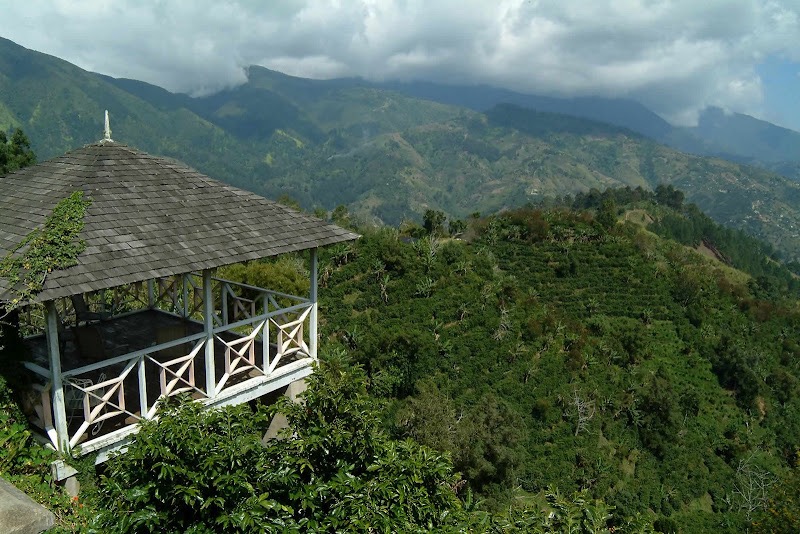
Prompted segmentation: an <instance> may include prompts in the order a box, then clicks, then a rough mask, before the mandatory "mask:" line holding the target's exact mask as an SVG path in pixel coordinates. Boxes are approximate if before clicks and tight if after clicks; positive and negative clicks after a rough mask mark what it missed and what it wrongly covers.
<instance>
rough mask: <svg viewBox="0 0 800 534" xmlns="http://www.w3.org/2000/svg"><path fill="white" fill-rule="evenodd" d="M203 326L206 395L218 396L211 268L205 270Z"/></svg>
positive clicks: (209, 396) (210, 396)
mask: <svg viewBox="0 0 800 534" xmlns="http://www.w3.org/2000/svg"><path fill="white" fill-rule="evenodd" d="M203 328H204V331H205V334H206V354H205V355H206V395H208V398H210V399H213V398H214V397H216V396H217V392H216V391H215V390H216V387H217V377H216V376H215V373H214V294H213V293H212V292H211V269H205V270H204V271H203Z"/></svg>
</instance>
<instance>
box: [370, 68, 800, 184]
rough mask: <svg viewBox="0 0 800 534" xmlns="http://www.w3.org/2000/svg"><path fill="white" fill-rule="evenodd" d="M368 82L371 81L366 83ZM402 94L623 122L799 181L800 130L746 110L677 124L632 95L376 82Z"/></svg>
mask: <svg viewBox="0 0 800 534" xmlns="http://www.w3.org/2000/svg"><path fill="white" fill-rule="evenodd" d="M364 83H366V82H364ZM372 85H373V86H376V87H381V88H384V89H391V90H393V91H398V92H400V93H403V94H407V95H410V96H415V97H418V98H424V99H427V100H433V101H435V102H442V103H445V104H450V105H456V106H463V107H466V108H470V109H472V110H474V111H478V112H484V111H486V110H489V109H491V108H493V107H495V106H497V105H499V104H514V105H517V106H520V107H524V108H529V109H532V110H536V111H541V112H549V113H559V114H564V115H570V116H573V117H579V118H585V119H590V120H595V121H600V122H605V123H608V124H612V125H615V126H621V127H623V128H627V129H629V130H632V131H634V132H637V133H640V134H642V135H644V136H647V137H649V138H651V139H653V140H655V141H658V142H660V143H663V144H666V145H669V146H671V147H673V148H676V149H678V150H681V151H684V152H689V153H692V154H699V155H705V156H714V157H720V158H723V159H728V160H731V161H734V162H737V163H746V164H751V165H758V166H762V167H764V168H767V169H771V170H774V171H775V172H778V173H780V174H783V175H784V176H787V177H789V178H793V179H795V180H800V172H798V171H797V167H798V165H800V132H796V131H794V130H790V129H787V128H782V127H780V126H776V125H774V124H772V123H769V122H767V121H763V120H759V119H756V118H754V117H751V116H749V115H744V114H741V113H727V112H724V111H723V110H721V109H720V108H716V107H709V108H707V109H705V110H704V111H703V112H702V113H701V114H700V117H699V122H698V125H697V126H694V127H676V126H672V125H671V124H669V123H668V122H667V121H665V120H664V119H662V118H661V117H659V116H658V115H657V114H656V113H654V112H652V111H651V110H649V109H648V108H647V107H645V106H643V105H642V104H640V103H639V102H637V101H635V100H631V99H620V98H601V97H582V98H556V97H547V96H538V95H530V94H524V93H518V92H514V91H509V90H506V89H499V88H496V87H490V86H485V85H478V86H465V85H444V84H436V83H430V82H383V83H375V84H372Z"/></svg>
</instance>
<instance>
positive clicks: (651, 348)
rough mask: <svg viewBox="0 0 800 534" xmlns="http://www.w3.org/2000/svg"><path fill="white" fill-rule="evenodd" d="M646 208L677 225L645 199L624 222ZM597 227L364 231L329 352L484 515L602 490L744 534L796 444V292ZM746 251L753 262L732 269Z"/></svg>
mask: <svg viewBox="0 0 800 534" xmlns="http://www.w3.org/2000/svg"><path fill="white" fill-rule="evenodd" d="M634 208H635V209H636V210H637V211H638V212H640V215H641V213H644V214H645V215H646V216H645V217H644V218H643V220H649V221H659V220H661V219H662V218H663V217H665V216H666V215H668V214H670V216H671V217H680V215H678V214H677V213H676V212H673V211H672V210H670V209H668V208H664V207H663V206H656V205H654V204H652V203H650V201H649V200H642V201H639V202H638V203H636V204H632V205H630V206H627V207H625V209H623V210H620V211H621V213H620V219H626V218H628V217H627V214H628V212H627V211H626V210H628V209H634ZM612 209H613V211H612V213H614V214H616V213H618V212H617V211H616V208H612ZM601 221H603V218H602V217H601V216H600V215H595V214H594V213H593V212H592V211H572V210H565V209H563V208H562V209H554V210H545V211H538V210H533V209H522V210H512V211H509V212H507V213H505V214H502V215H497V216H492V217H488V218H484V219H475V220H472V222H471V223H470V228H469V229H468V230H467V232H466V233H465V239H464V240H453V239H447V238H443V237H437V236H426V237H423V238H420V239H416V240H413V242H408V240H407V239H404V238H403V235H402V234H399V233H398V232H397V231H396V230H394V229H390V228H385V229H381V230H377V231H368V232H366V233H365V236H364V237H363V238H362V239H361V240H360V241H358V242H357V243H356V244H355V245H353V246H352V247H351V248H347V247H345V246H341V247H336V248H334V249H332V250H331V251H330V253H329V254H328V255H327V257H326V258H325V262H324V264H323V268H322V270H321V273H322V276H323V280H324V288H323V290H322V291H321V295H323V296H324V302H323V303H322V308H323V309H324V310H325V313H324V328H323V333H324V336H325V338H326V340H327V344H328V347H329V350H330V349H331V346H333V347H337V346H338V347H341V349H342V350H344V351H346V352H347V353H349V354H351V355H352V356H353V357H354V358H356V360H357V361H359V362H361V363H363V364H364V365H365V367H366V368H367V370H368V372H369V376H370V379H371V392H372V394H374V395H376V396H379V397H383V398H388V399H391V400H392V401H393V404H392V406H393V408H392V409H391V410H389V412H388V415H387V424H388V425H389V426H390V427H391V428H392V429H393V431H394V432H395V433H396V435H398V436H411V437H413V438H415V439H416V440H418V441H420V442H421V443H423V444H427V445H429V446H432V447H434V448H438V449H440V450H446V451H449V452H450V453H451V454H452V457H453V462H454V465H455V467H456V469H457V470H459V471H460V472H461V473H462V475H463V476H464V477H465V479H466V480H467V483H468V484H469V486H470V487H471V488H472V489H473V490H475V491H477V492H478V493H479V494H481V495H482V496H483V497H484V498H485V499H487V501H486V503H487V505H488V506H496V507H497V508H498V509H504V510H507V509H508V506H509V503H511V508H512V509H513V508H515V507H517V506H525V505H526V503H527V504H530V503H535V502H539V500H538V499H540V498H541V496H542V495H543V494H544V493H545V492H546V491H547V488H548V487H551V486H555V487H558V489H559V490H560V491H562V492H564V493H565V494H569V493H571V492H572V491H574V490H578V489H588V491H589V494H590V495H591V496H592V497H596V498H601V499H604V500H605V501H606V502H607V503H608V504H610V505H613V506H615V507H616V511H615V513H618V514H620V516H623V517H631V516H634V515H635V514H636V513H643V514H649V513H654V514H655V515H656V516H657V520H656V526H657V528H658V529H659V530H660V531H661V532H742V531H744V530H745V528H746V525H747V524H748V523H749V520H755V519H756V518H757V517H759V514H760V513H762V511H763V506H762V507H757V508H758V510H761V511H756V510H749V509H748V506H749V505H750V504H753V503H752V499H753V498H754V496H753V495H747V496H745V495H742V491H741V490H742V487H743V484H745V483H749V482H753V480H752V479H751V478H747V477H756V476H760V477H762V481H765V482H769V483H768V484H767V486H768V487H767V493H768V494H769V495H772V496H776V495H778V492H779V488H780V486H779V485H778V484H777V481H778V479H779V478H780V477H782V476H784V475H785V474H786V473H789V472H790V471H789V466H790V465H791V462H792V459H793V458H794V455H795V452H796V451H797V448H798V446H799V445H800V426H798V425H799V424H800V418H798V413H800V412H798V410H800V389H798V384H800V382H798V376H799V375H798V373H800V368H798V361H800V360H798V351H799V350H800V339H798V337H797V336H796V335H795V333H794V332H796V330H797V329H796V326H797V324H798V320H800V315H798V313H797V307H796V299H795V297H792V298H790V299H786V300H783V298H784V297H781V296H780V295H784V296H785V295H789V294H791V295H795V296H796V287H795V284H794V283H793V282H792V276H791V274H790V273H788V272H786V271H785V269H784V270H783V271H782V272H783V273H784V274H782V275H780V276H779V277H777V278H772V277H767V278H768V279H769V280H771V282H769V283H765V286H769V284H771V283H775V284H777V285H775V286H773V291H772V292H771V293H769V294H767V293H764V292H763V291H762V290H763V287H762V285H761V282H759V283H756V282H751V281H749V280H751V279H750V277H749V275H747V274H746V273H742V272H740V271H736V270H734V269H731V267H729V266H728V265H725V264H723V263H721V262H720V261H718V260H712V259H708V258H707V257H705V256H703V255H702V254H700V253H698V252H696V251H695V250H693V249H692V248H689V247H686V246H683V245H680V244H678V243H676V242H674V241H670V240H665V239H663V238H659V237H657V236H656V235H654V234H653V233H651V232H650V231H649V230H648V229H645V228H643V227H641V226H639V225H637V224H633V223H624V224H623V223H619V224H613V219H611V227H610V228H608V229H606V227H604V226H603V225H602V224H601ZM606 224H608V222H606ZM659 231H664V228H663V227H662V229H661V230H659ZM708 235H710V234H708ZM737 247H739V248H742V249H754V248H756V249H757V247H754V246H753V244H752V243H748V242H746V241H729V242H727V243H726V244H725V246H722V245H720V248H719V253H720V254H721V255H725V256H727V255H731V256H732V257H736V253H735V250H734V249H736V248H737ZM756 255H758V253H756ZM767 260H768V258H767V257H766V256H763V255H762V256H761V261H767ZM756 263H758V262H756ZM779 279H782V280H783V281H782V282H779V281H778V280H779ZM781 284H782V285H781ZM787 284H788V285H787ZM748 499H749V500H748ZM766 502H767V501H766V497H765V500H764V501H763V502H762V503H761V504H762V505H763V504H766Z"/></svg>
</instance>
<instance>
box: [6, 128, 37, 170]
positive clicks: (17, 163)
mask: <svg viewBox="0 0 800 534" xmlns="http://www.w3.org/2000/svg"><path fill="white" fill-rule="evenodd" d="M34 163H36V154H34V152H33V150H31V143H30V141H29V140H28V137H27V136H26V135H25V133H24V132H23V131H22V130H20V129H19V128H17V129H16V130H14V133H13V134H12V135H11V139H9V138H8V137H7V136H6V133H5V132H3V131H0V176H2V175H4V174H8V173H10V172H14V171H17V170H19V169H22V168H23V167H27V166H29V165H33V164H34Z"/></svg>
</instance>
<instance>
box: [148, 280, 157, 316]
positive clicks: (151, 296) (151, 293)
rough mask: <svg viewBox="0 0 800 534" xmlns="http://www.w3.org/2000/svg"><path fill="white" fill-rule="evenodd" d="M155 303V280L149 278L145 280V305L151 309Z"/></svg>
mask: <svg viewBox="0 0 800 534" xmlns="http://www.w3.org/2000/svg"><path fill="white" fill-rule="evenodd" d="M155 305H156V288H155V281H154V280H153V279H152V278H151V279H150V280H148V281H147V307H148V308H150V309H151V310H152V309H153V308H154V307H155Z"/></svg>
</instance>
